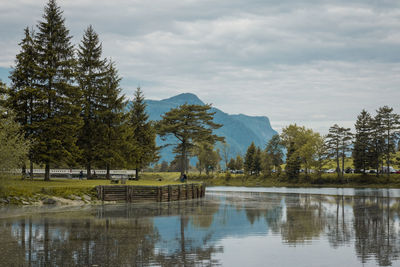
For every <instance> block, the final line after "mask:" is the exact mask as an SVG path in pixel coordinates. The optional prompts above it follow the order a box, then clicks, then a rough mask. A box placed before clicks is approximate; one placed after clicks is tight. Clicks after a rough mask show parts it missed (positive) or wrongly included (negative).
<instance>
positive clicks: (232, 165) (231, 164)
mask: <svg viewBox="0 0 400 267" xmlns="http://www.w3.org/2000/svg"><path fill="white" fill-rule="evenodd" d="M228 169H229V170H236V161H235V159H234V158H231V159H230V161H229V163H228Z"/></svg>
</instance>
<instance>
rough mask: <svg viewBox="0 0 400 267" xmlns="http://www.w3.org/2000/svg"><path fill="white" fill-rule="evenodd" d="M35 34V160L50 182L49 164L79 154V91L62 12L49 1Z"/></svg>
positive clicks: (54, 3) (72, 157)
mask: <svg viewBox="0 0 400 267" xmlns="http://www.w3.org/2000/svg"><path fill="white" fill-rule="evenodd" d="M37 28H38V32H37V34H36V35H35V49H36V53H37V57H36V62H37V66H36V67H37V68H36V71H35V74H36V75H35V77H34V79H35V80H36V82H37V84H36V86H37V95H36V96H35V104H36V108H35V113H36V114H35V115H36V116H37V118H38V120H37V121H35V129H37V135H36V136H37V142H35V143H34V147H33V151H35V154H36V156H35V157H34V158H35V160H36V161H37V162H38V163H43V164H45V168H46V175H45V180H49V179H50V173H49V170H50V164H54V163H56V162H68V163H73V161H74V160H75V158H76V155H77V154H78V147H77V146H76V140H77V133H78V130H79V128H80V127H81V118H80V116H79V115H80V109H81V107H80V105H79V103H80V101H79V99H80V97H81V92H80V90H79V88H78V87H77V86H75V82H74V78H75V71H74V69H75V59H74V47H73V45H72V44H71V38H72V37H71V36H70V35H69V31H68V30H67V28H66V27H65V20H64V18H63V17H62V11H61V10H60V8H59V7H58V6H57V4H56V2H55V0H50V1H49V2H48V3H47V5H46V7H45V12H44V15H43V21H41V22H39V24H38V26H37Z"/></svg>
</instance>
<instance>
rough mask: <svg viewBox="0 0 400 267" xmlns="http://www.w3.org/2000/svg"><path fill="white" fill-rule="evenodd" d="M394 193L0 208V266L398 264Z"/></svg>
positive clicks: (398, 199)
mask: <svg viewBox="0 0 400 267" xmlns="http://www.w3.org/2000/svg"><path fill="white" fill-rule="evenodd" d="M399 215H400V190H396V189H390V190H388V189H357V190H356V189H333V188H331V189H329V188H327V189H307V188H296V189H294V188H240V187H236V188H234V187H233V188H232V187H214V188H207V194H206V197H205V198H204V199H201V200H191V201H184V202H175V203H161V204H160V203H155V204H118V205H102V206H101V205H100V206H84V207H61V208H60V207H50V208H33V207H25V208H12V207H6V208H2V209H0V259H1V260H0V265H1V266H214V265H216V266H218V265H222V266H245V267H249V266H296V267H297V266H400V260H399V256H400V217H399Z"/></svg>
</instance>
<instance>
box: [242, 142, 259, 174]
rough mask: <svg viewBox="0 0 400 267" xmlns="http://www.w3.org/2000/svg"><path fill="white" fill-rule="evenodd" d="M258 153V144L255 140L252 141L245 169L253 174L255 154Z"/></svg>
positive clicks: (245, 158)
mask: <svg viewBox="0 0 400 267" xmlns="http://www.w3.org/2000/svg"><path fill="white" fill-rule="evenodd" d="M255 154H256V146H255V145H254V142H251V144H250V146H249V147H248V148H247V151H246V155H245V157H244V164H243V165H244V171H245V172H247V173H248V174H250V175H252V174H253V170H254V156H255Z"/></svg>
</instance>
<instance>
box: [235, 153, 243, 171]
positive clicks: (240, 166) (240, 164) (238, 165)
mask: <svg viewBox="0 0 400 267" xmlns="http://www.w3.org/2000/svg"><path fill="white" fill-rule="evenodd" d="M235 169H236V170H242V169H243V158H242V157H241V156H240V155H237V156H236V160H235Z"/></svg>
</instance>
